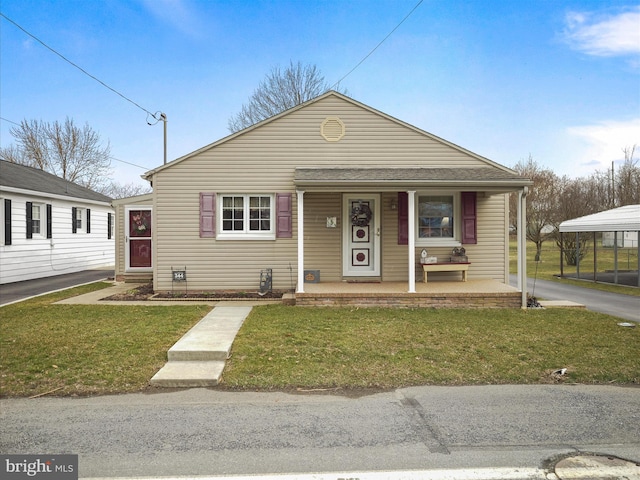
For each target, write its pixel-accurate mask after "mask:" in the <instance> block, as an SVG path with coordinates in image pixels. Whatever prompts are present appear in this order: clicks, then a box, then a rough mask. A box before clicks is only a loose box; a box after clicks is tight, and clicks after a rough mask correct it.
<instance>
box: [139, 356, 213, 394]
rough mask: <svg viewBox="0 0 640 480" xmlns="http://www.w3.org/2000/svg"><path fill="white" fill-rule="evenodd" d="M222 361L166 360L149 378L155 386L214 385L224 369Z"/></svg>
mask: <svg viewBox="0 0 640 480" xmlns="http://www.w3.org/2000/svg"><path fill="white" fill-rule="evenodd" d="M224 365H225V362H224V361H217V362H195V361H187V362H176V361H172V362H167V364H166V365H165V366H164V367H162V368H161V369H160V370H159V371H158V373H156V374H155V375H154V376H153V378H152V379H151V385H154V386H156V387H166V388H180V387H187V388H188V387H215V386H216V385H218V382H219V381H220V377H221V376H222V371H223V370H224Z"/></svg>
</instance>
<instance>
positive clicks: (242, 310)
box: [151, 306, 251, 387]
mask: <svg viewBox="0 0 640 480" xmlns="http://www.w3.org/2000/svg"><path fill="white" fill-rule="evenodd" d="M249 312H251V307H250V306H217V307H215V308H214V309H213V310H211V311H210V312H209V313H208V314H207V315H206V316H205V317H204V318H203V319H202V320H200V321H199V322H198V323H197V324H196V325H195V326H194V327H193V328H192V329H191V330H189V331H188V332H187V333H186V334H185V335H184V336H183V337H182V338H181V339H180V340H178V341H177V342H176V343H175V345H173V346H172V347H171V348H170V349H169V351H168V352H167V359H168V362H167V363H166V364H165V366H164V367H162V368H161V369H160V370H159V371H158V373H156V374H155V375H154V376H153V378H152V379H151V385H154V386H158V387H202V386H214V385H217V384H218V382H219V381H220V377H221V376H222V371H223V370H224V365H225V361H226V360H227V358H229V354H230V352H231V345H232V344H233V340H234V339H235V337H236V334H237V333H238V330H240V327H241V326H242V323H243V322H244V319H245V318H247V315H249Z"/></svg>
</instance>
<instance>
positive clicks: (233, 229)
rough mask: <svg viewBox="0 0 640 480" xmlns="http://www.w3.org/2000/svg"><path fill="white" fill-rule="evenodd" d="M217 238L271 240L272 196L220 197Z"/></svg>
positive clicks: (272, 224) (273, 231) (272, 235)
mask: <svg viewBox="0 0 640 480" xmlns="http://www.w3.org/2000/svg"><path fill="white" fill-rule="evenodd" d="M220 199H221V200H222V201H221V208H220V210H221V211H220V213H221V215H220V217H221V219H220V234H219V235H218V237H219V238H225V237H226V238H273V237H274V235H275V230H274V222H273V219H274V214H273V207H274V201H273V195H240V194H238V195H235V194H234V195H224V194H223V195H220Z"/></svg>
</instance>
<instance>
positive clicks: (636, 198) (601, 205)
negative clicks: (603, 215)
mask: <svg viewBox="0 0 640 480" xmlns="http://www.w3.org/2000/svg"><path fill="white" fill-rule="evenodd" d="M622 151H623V152H624V162H623V163H622V165H620V166H617V167H614V166H612V168H611V169H609V170H606V171H599V170H596V171H595V172H594V173H592V174H591V175H589V176H588V177H586V178H584V177H581V178H569V177H568V176H566V175H564V176H562V177H561V176H558V175H557V174H555V173H554V172H553V171H552V170H550V169H547V168H543V167H542V166H541V165H539V164H538V163H537V162H536V161H535V160H534V159H533V158H532V157H531V156H529V158H528V159H527V160H522V161H520V162H518V164H516V166H515V167H513V169H514V170H515V171H516V172H518V173H519V174H520V175H522V176H524V177H527V178H530V179H531V180H532V181H533V187H532V188H531V189H530V190H529V193H528V195H527V222H526V223H527V224H526V229H527V231H526V237H527V240H529V241H531V242H533V243H534V244H535V245H536V258H540V255H541V254H542V244H543V243H544V242H545V241H554V242H556V244H557V245H558V246H560V234H559V230H558V228H559V226H560V223H562V222H564V221H565V220H570V219H572V218H577V217H582V216H585V215H590V214H592V213H597V212H601V211H604V210H610V209H612V208H616V207H622V206H625V205H637V204H640V166H638V160H636V159H635V158H634V157H635V153H636V145H633V146H632V147H626V148H624V149H623V150H622ZM509 215H510V218H509V222H510V225H511V227H512V231H515V230H514V229H515V228H516V227H517V220H516V215H517V195H515V194H512V195H511V199H510V209H509ZM563 241H564V256H565V261H566V263H567V265H575V264H576V261H577V259H578V257H580V258H582V257H584V255H585V254H586V253H587V251H588V248H589V240H588V239H587V238H585V239H584V242H582V241H581V245H580V248H579V249H578V250H576V245H575V237H574V236H572V235H564V236H563Z"/></svg>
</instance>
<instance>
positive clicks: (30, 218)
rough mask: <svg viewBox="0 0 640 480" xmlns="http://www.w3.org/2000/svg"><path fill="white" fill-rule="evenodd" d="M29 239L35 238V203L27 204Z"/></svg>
mask: <svg viewBox="0 0 640 480" xmlns="http://www.w3.org/2000/svg"><path fill="white" fill-rule="evenodd" d="M27 238H33V203H32V202H27Z"/></svg>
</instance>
